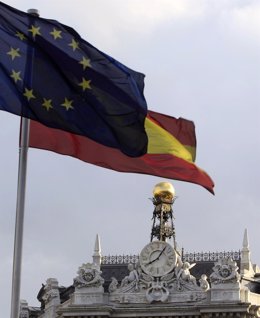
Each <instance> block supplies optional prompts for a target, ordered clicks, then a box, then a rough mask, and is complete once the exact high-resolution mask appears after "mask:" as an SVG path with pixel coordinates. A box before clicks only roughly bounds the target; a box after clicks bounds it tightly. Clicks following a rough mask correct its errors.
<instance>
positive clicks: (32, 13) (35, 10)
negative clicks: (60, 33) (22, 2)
mask: <svg viewBox="0 0 260 318" xmlns="http://www.w3.org/2000/svg"><path fill="white" fill-rule="evenodd" d="M27 13H29V14H31V15H35V16H37V17H39V16H40V12H39V10H37V9H28V10H27Z"/></svg>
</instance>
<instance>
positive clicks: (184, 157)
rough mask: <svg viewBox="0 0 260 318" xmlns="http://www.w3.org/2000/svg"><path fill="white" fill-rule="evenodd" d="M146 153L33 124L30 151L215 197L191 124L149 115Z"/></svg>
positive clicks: (149, 113)
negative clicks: (185, 185)
mask: <svg viewBox="0 0 260 318" xmlns="http://www.w3.org/2000/svg"><path fill="white" fill-rule="evenodd" d="M145 129H146V133H147V136H148V149H147V153H146V154H145V155H143V156H141V157H138V158H131V157H128V156H126V155H124V154H123V153H122V152H121V151H120V150H118V149H115V148H111V147H107V146H104V145H102V144H100V143H97V142H95V141H93V140H91V139H89V138H87V137H83V136H79V135H75V134H71V133H68V132H65V131H61V130H57V129H53V128H48V127H46V126H43V125H42V124H40V123H39V122H36V121H31V124H30V138H29V147H33V148H39V149H44V150H50V151H54V152H56V153H59V154H63V155H68V156H72V157H75V158H78V159H80V160H83V161H85V162H88V163H91V164H94V165H96V166H100V167H103V168H107V169H112V170H115V171H120V172H130V173H141V174H148V175H154V176H159V177H164V178H167V179H174V180H180V181H187V182H191V183H196V184H198V185H201V186H203V187H204V188H206V189H207V190H208V191H210V192H211V193H213V194H214V191H213V187H214V183H213V181H212V179H211V178H210V177H209V175H208V174H207V173H206V172H205V171H203V170H202V169H200V168H199V167H198V166H196V165H195V164H194V161H195V156H196V135H195V126H194V123H193V122H192V121H189V120H186V119H183V118H178V119H176V118H174V117H171V116H167V115H164V114H160V113H157V112H153V111H148V114H147V117H146V119H145Z"/></svg>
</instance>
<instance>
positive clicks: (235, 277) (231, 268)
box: [210, 258, 240, 284]
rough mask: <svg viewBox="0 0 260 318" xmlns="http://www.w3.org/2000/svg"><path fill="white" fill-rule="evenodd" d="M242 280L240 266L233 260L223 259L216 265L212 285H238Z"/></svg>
mask: <svg viewBox="0 0 260 318" xmlns="http://www.w3.org/2000/svg"><path fill="white" fill-rule="evenodd" d="M239 280H240V275H239V274H238V266H237V263H236V262H235V261H233V260H232V258H228V259H221V260H219V261H218V262H216V263H215V265H214V267H213V273H212V274H211V275H210V282H211V283H212V284H221V283H237V282H239Z"/></svg>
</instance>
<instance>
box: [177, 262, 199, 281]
mask: <svg viewBox="0 0 260 318" xmlns="http://www.w3.org/2000/svg"><path fill="white" fill-rule="evenodd" d="M195 265H196V263H193V264H190V263H189V262H184V263H183V265H182V267H181V268H180V269H179V271H178V273H177V274H176V276H177V280H180V279H182V280H183V281H184V282H188V283H192V284H194V285H196V286H197V282H196V278H195V277H194V276H192V275H191V273H190V269H191V268H192V267H193V266H195Z"/></svg>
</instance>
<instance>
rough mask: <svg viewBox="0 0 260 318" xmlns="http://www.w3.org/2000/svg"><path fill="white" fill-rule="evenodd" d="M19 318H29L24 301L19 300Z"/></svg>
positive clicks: (27, 308) (26, 304)
mask: <svg viewBox="0 0 260 318" xmlns="http://www.w3.org/2000/svg"><path fill="white" fill-rule="evenodd" d="M19 318H29V307H28V303H27V301H26V300H23V299H21V300H20V315H19Z"/></svg>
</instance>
